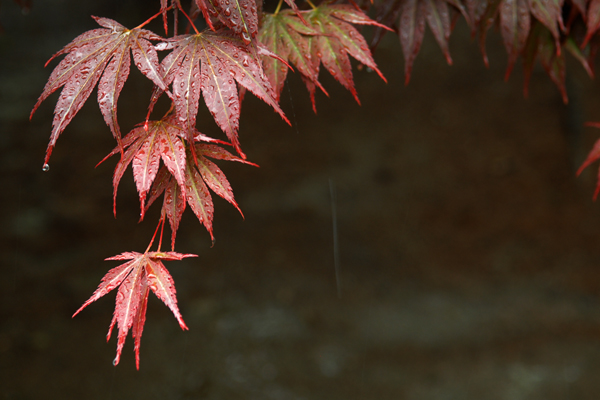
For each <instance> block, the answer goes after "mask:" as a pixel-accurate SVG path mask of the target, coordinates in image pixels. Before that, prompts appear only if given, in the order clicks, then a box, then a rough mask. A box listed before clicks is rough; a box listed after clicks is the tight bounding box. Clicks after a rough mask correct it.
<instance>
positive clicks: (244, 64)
mask: <svg viewBox="0 0 600 400" xmlns="http://www.w3.org/2000/svg"><path fill="white" fill-rule="evenodd" d="M242 65H243V66H244V67H247V66H248V65H250V63H249V62H248V57H244V61H242Z"/></svg>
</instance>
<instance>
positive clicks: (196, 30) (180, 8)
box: [177, 2, 200, 35]
mask: <svg viewBox="0 0 600 400" xmlns="http://www.w3.org/2000/svg"><path fill="white" fill-rule="evenodd" d="M177 8H179V10H180V11H181V12H182V13H183V15H185V17H186V18H187V20H188V21H189V23H190V25H192V28H194V31H195V32H196V35H199V34H200V32H198V29H196V25H194V22H192V19H191V18H190V16H189V15H187V13H186V12H185V11H184V10H183V8H182V7H181V4H179V2H178V3H177Z"/></svg>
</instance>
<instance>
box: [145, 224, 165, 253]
mask: <svg viewBox="0 0 600 400" xmlns="http://www.w3.org/2000/svg"><path fill="white" fill-rule="evenodd" d="M161 223H162V224H163V227H164V223H165V216H164V215H161V216H160V219H159V220H158V225H156V229H155V230H154V235H152V239H150V244H149V245H148V247H147V248H146V251H145V252H144V253H147V252H148V251H149V250H150V247H152V243H154V238H156V234H157V233H158V228H159V227H160V224H161ZM160 242H162V232H161V233H160ZM160 242H159V244H158V251H160Z"/></svg>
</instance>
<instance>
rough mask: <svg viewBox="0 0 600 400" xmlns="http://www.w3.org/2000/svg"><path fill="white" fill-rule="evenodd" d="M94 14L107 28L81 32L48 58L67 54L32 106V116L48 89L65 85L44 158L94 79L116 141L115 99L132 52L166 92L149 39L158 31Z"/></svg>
mask: <svg viewBox="0 0 600 400" xmlns="http://www.w3.org/2000/svg"><path fill="white" fill-rule="evenodd" d="M93 18H94V19H95V20H96V22H97V23H98V24H99V25H100V26H102V27H104V28H105V29H94V30H91V31H88V32H85V33H83V34H82V35H80V36H78V37H77V38H75V39H74V40H73V41H72V42H71V43H69V44H68V45H66V46H65V47H64V48H63V49H62V50H60V51H59V52H57V53H56V54H54V55H53V56H52V57H51V58H50V60H48V63H49V62H50V61H52V60H53V59H54V58H55V57H57V56H60V55H62V54H65V53H68V54H67V55H66V57H65V58H64V59H63V60H62V61H61V62H60V63H59V64H58V65H57V66H56V68H54V70H53V71H52V74H51V75H50V78H49V79H48V82H47V83H46V86H45V87H44V90H43V92H42V94H41V95H40V97H39V99H38V101H37V102H36V104H35V106H34V107H33V110H32V111H31V116H33V114H34V113H35V111H36V110H37V108H38V107H39V106H40V104H41V103H42V102H43V101H44V100H45V99H46V98H48V96H50V94H52V93H53V92H54V91H56V90H57V89H59V88H60V87H61V86H64V88H63V90H62V92H61V95H60V97H59V99H58V101H57V103H56V107H55V109H54V119H53V121H52V133H51V136H50V143H49V144H48V149H47V151H46V158H45V161H44V162H45V163H47V162H48V159H49V158H50V155H51V153H52V149H53V148H54V146H55V144H56V140H57V139H58V137H59V136H60V134H61V133H62V132H63V131H64V129H65V128H66V126H67V125H68V124H69V123H70V122H71V120H72V119H73V117H74V116H75V114H77V112H78V111H79V110H80V109H81V107H82V106H83V104H84V103H85V101H86V100H87V98H88V97H89V95H90V93H91V92H92V90H93V89H94V87H95V86H96V84H97V83H98V81H100V83H99V84H98V105H99V106H100V111H101V112H102V115H103V117H104V121H105V122H106V124H107V125H108V126H109V128H110V130H111V132H112V134H113V136H114V137H115V138H116V139H117V141H119V143H120V139H121V134H120V129H119V125H118V123H117V101H118V98H119V94H120V93H121V89H122V88H123V85H124V84H125V81H126V80H127V77H128V76H129V67H130V63H131V56H130V51H131V53H132V54H133V59H134V61H135V65H136V66H137V68H138V69H139V70H140V71H141V72H142V73H143V74H144V75H145V76H146V77H148V78H149V79H150V80H151V81H152V82H154V84H155V85H157V86H158V87H160V88H161V89H162V90H165V91H167V86H166V84H165V83H164V81H163V79H162V73H161V70H160V64H159V62H158V55H157V54H156V50H155V49H154V46H153V45H152V44H151V43H150V42H149V40H162V38H161V37H160V36H157V35H156V34H154V33H152V32H150V31H148V30H145V29H139V28H135V29H131V30H129V29H127V28H125V27H124V26H123V25H121V24H119V23H118V22H116V21H113V20H112V19H108V18H99V17H93ZM48 63H46V65H47V64H48ZM167 93H169V92H168V91H167ZM169 95H170V93H169Z"/></svg>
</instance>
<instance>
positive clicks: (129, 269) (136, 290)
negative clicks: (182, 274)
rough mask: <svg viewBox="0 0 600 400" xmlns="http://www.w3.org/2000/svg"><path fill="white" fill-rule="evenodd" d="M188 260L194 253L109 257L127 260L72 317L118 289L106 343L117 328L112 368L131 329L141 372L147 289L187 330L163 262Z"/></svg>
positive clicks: (104, 278)
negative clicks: (115, 353) (115, 327)
mask: <svg viewBox="0 0 600 400" xmlns="http://www.w3.org/2000/svg"><path fill="white" fill-rule="evenodd" d="M187 257H197V255H196V254H181V253H175V252H160V251H159V252H148V251H146V252H145V253H143V254H142V253H137V252H126V253H122V254H120V255H117V256H114V257H109V258H107V259H106V260H129V261H127V262H126V263H124V264H121V265H119V266H118V267H115V268H113V269H111V270H110V271H108V272H107V273H106V275H104V277H103V278H102V281H101V282H100V285H99V286H98V288H97V289H96V291H95V292H94V293H93V294H92V296H91V297H90V298H89V299H88V300H87V301H86V302H85V303H83V305H82V306H81V307H80V308H79V309H78V310H77V311H75V313H74V314H73V317H75V316H76V315H77V314H79V312H81V310H83V309H84V308H85V307H87V306H88V305H89V304H90V303H92V302H94V301H96V300H98V299H99V298H100V297H102V296H104V295H105V294H107V293H109V292H110V291H112V290H113V289H115V288H117V287H119V291H118V293H117V299H116V304H115V312H114V314H113V318H112V321H111V323H110V327H109V329H108V334H107V336H106V340H107V341H108V340H110V336H111V334H112V330H113V328H114V326H115V324H116V325H117V328H118V330H119V333H118V339H117V355H116V357H115V359H114V361H113V365H117V364H118V363H119V360H120V359H121V352H122V350H123V345H124V344H125V340H126V338H127V333H128V332H129V330H130V329H131V330H132V336H133V340H134V352H135V364H136V368H137V369H140V342H141V338H142V331H143V329H144V322H145V320H146V306H147V302H148V294H149V293H150V290H152V292H154V294H155V295H156V297H158V298H159V299H160V300H162V302H163V303H165V304H166V305H167V307H169V309H170V310H171V312H172V313H173V315H175V318H176V319H177V322H179V326H180V327H181V329H184V330H187V329H188V327H187V326H186V325H185V322H184V321H183V317H182V316H181V313H180V312H179V308H178V307H177V297H176V296H175V294H176V291H175V283H174V282H173V278H172V277H171V275H170V274H169V271H168V270H167V269H166V268H165V266H164V264H163V263H162V261H163V260H164V261H175V260H182V259H184V258H187Z"/></svg>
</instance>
